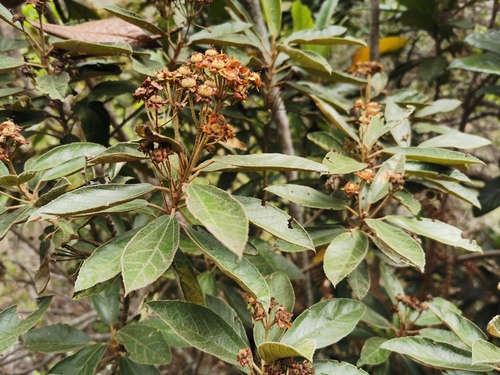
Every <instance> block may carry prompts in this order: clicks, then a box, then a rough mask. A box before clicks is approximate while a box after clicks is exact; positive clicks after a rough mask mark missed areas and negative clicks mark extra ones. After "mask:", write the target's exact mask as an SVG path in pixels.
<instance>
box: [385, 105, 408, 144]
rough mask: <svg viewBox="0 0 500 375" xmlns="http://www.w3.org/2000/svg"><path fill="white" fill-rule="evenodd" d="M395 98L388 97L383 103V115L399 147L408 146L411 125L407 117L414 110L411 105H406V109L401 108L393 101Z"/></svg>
mask: <svg viewBox="0 0 500 375" xmlns="http://www.w3.org/2000/svg"><path fill="white" fill-rule="evenodd" d="M394 99H395V98H393V97H388V98H387V101H386V103H385V111H384V117H385V120H386V121H387V123H388V124H387V127H388V128H389V129H390V131H391V134H392V137H393V138H394V140H395V141H396V143H397V144H398V146H400V147H409V146H410V145H411V133H412V129H411V125H410V121H409V120H408V117H409V116H410V114H411V113H413V111H414V110H415V107H413V106H407V109H406V110H405V109H403V108H401V107H400V106H399V105H398V104H397V103H396V102H395V101H394Z"/></svg>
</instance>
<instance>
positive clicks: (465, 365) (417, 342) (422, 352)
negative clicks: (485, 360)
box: [381, 337, 493, 371]
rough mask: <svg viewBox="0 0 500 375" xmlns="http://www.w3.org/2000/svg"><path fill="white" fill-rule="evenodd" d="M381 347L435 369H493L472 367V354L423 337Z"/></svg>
mask: <svg viewBox="0 0 500 375" xmlns="http://www.w3.org/2000/svg"><path fill="white" fill-rule="evenodd" d="M381 347H382V348H383V349H387V350H390V351H393V352H396V353H399V354H402V355H405V356H407V357H409V358H411V359H412V360H414V361H415V362H417V363H421V364H423V365H426V366H430V367H432V368H436V369H442V370H446V369H449V370H465V371H491V370H492V368H493V367H492V366H489V365H482V364H477V365H473V364H472V353H471V352H469V351H466V350H463V349H459V348H457V347H455V346H453V345H449V344H444V343H436V342H434V341H432V340H430V339H427V338H423V337H400V338H396V339H392V340H389V341H387V342H385V343H384V344H382V345H381Z"/></svg>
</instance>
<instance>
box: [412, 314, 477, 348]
mask: <svg viewBox="0 0 500 375" xmlns="http://www.w3.org/2000/svg"><path fill="white" fill-rule="evenodd" d="M428 311H430V310H428ZM418 333H419V335H420V336H422V337H427V338H428V339H431V340H434V341H437V342H444V343H446V344H450V345H453V346H456V347H457V348H460V349H469V347H468V346H467V345H466V344H465V343H464V342H463V341H462V340H460V338H459V337H458V336H457V335H456V334H454V333H453V332H451V331H447V330H444V329H438V328H422V329H420V330H419V331H418Z"/></svg>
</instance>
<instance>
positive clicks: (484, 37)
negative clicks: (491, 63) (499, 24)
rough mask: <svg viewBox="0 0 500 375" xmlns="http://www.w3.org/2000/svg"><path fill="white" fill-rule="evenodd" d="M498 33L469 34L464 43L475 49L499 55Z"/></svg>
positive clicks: (490, 31)
mask: <svg viewBox="0 0 500 375" xmlns="http://www.w3.org/2000/svg"><path fill="white" fill-rule="evenodd" d="M499 40H500V31H498V30H488V31H486V32H484V33H472V34H469V35H468V36H467V37H466V38H465V39H464V42H466V43H467V44H469V45H471V46H473V47H475V48H480V49H484V50H486V51H490V52H495V53H500V42H499Z"/></svg>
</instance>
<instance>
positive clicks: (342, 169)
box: [323, 151, 368, 174]
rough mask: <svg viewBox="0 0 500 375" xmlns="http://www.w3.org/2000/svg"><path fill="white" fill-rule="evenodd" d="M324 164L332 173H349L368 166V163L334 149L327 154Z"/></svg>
mask: <svg viewBox="0 0 500 375" xmlns="http://www.w3.org/2000/svg"><path fill="white" fill-rule="evenodd" d="M323 164H324V165H325V166H327V167H328V169H329V171H330V173H331V174H348V173H352V172H356V171H360V170H362V169H365V168H366V167H368V164H366V163H360V162H359V161H357V160H355V159H353V158H351V157H349V156H344V155H341V154H338V153H337V152H334V151H331V152H329V153H328V154H326V155H325V158H324V159H323Z"/></svg>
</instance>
